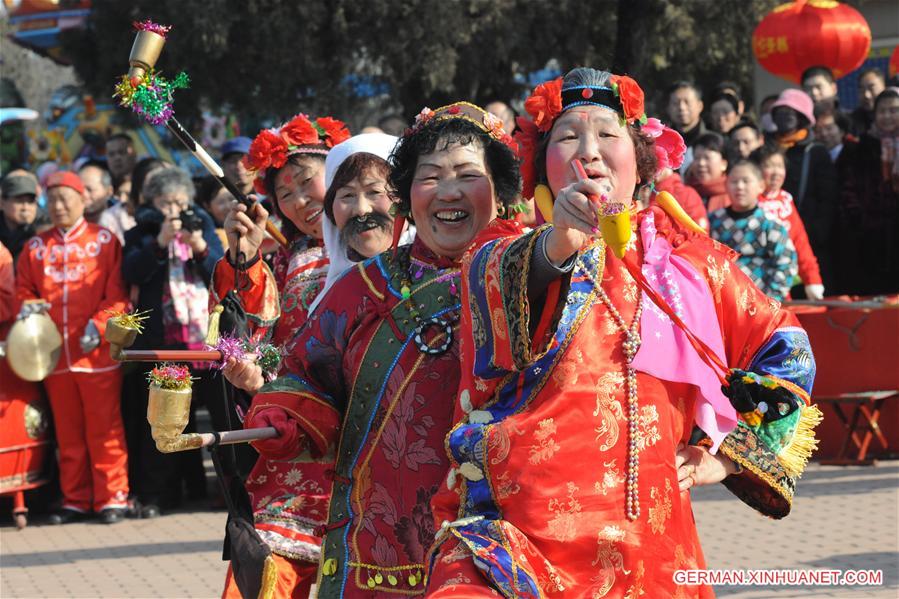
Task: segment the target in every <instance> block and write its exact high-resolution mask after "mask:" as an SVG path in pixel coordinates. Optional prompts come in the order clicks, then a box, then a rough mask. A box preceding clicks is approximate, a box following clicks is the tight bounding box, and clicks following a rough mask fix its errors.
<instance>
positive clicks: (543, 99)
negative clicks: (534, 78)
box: [524, 77, 562, 133]
mask: <svg viewBox="0 0 899 599" xmlns="http://www.w3.org/2000/svg"><path fill="white" fill-rule="evenodd" d="M524 109H525V110H527V111H528V114H529V115H531V119H532V120H533V121H534V124H535V125H537V129H539V130H540V131H541V132H543V133H546V132H547V131H549V130H550V129H552V126H553V121H555V120H556V117H557V116H559V114H561V112H562V78H561V77H559V78H558V79H553V80H552V81H547V82H546V83H541V84H540V85H538V86H537V88H536V89H534V93H533V94H531V97H530V98H528V99H527V100H525V102H524Z"/></svg>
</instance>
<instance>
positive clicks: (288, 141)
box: [244, 114, 350, 194]
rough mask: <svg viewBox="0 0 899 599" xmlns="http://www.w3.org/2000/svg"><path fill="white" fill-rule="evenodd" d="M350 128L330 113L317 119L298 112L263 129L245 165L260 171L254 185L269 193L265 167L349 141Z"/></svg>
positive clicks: (280, 165)
mask: <svg viewBox="0 0 899 599" xmlns="http://www.w3.org/2000/svg"><path fill="white" fill-rule="evenodd" d="M349 137H350V131H349V129H347V126H346V124H345V123H344V122H343V121H339V120H337V119H335V118H331V117H329V116H326V117H321V118H319V119H316V120H315V121H313V120H311V119H310V118H309V117H308V116H306V115H305V114H298V115H297V116H295V117H293V118H292V119H290V120H289V121H287V122H286V123H284V124H283V125H281V126H280V127H277V128H274V129H263V130H262V131H260V132H259V135H257V136H256V138H255V139H254V140H253V142H252V143H251V144H250V151H249V153H248V154H247V155H246V156H245V157H244V166H246V167H247V169H248V170H250V171H252V172H254V173H256V179H255V180H254V181H253V187H254V189H255V190H256V191H257V192H258V193H263V194H264V193H265V185H264V184H263V179H264V178H265V171H266V170H267V169H269V168H276V169H278V168H281V167H282V166H284V165H285V164H286V163H287V158H288V157H289V156H291V155H293V154H303V153H306V154H327V153H328V150H329V149H330V148H333V147H334V146H336V145H337V144H339V143H341V142H343V141H346V140H347V139H349Z"/></svg>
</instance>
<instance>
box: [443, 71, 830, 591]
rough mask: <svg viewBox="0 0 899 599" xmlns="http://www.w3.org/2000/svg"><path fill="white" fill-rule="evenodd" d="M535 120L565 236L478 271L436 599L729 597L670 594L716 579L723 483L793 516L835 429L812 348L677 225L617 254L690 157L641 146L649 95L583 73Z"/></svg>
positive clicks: (484, 240) (488, 236) (471, 266)
mask: <svg viewBox="0 0 899 599" xmlns="http://www.w3.org/2000/svg"><path fill="white" fill-rule="evenodd" d="M525 108H526V109H527V111H528V113H529V114H530V115H531V117H532V119H533V121H529V120H527V119H519V121H520V122H519V124H520V125H522V126H521V129H522V131H523V133H524V135H526V136H528V135H529V136H530V139H525V140H521V141H522V142H523V143H522V144H521V145H522V147H524V148H533V149H534V152H533V153H532V154H531V155H530V156H523V160H524V161H525V163H529V165H528V164H525V166H526V167H527V166H529V168H525V169H523V170H524V172H525V173H526V177H525V178H526V189H525V192H524V193H525V195H526V196H527V195H528V191H529V189H528V187H529V186H531V185H533V184H534V183H536V182H539V183H541V184H544V185H545V184H548V186H549V190H550V193H551V194H552V195H551V197H552V198H554V200H553V202H554V203H553V205H552V224H548V225H545V226H543V227H540V228H538V229H536V230H534V231H531V232H527V233H526V232H523V231H522V230H521V229H518V228H516V227H513V226H511V225H504V226H502V227H498V226H492V227H490V228H488V229H487V230H485V231H484V232H483V233H482V234H481V236H480V237H479V239H478V240H476V242H475V245H474V248H476V249H473V250H470V251H469V252H468V253H467V254H466V257H465V259H464V260H463V265H462V282H463V288H462V298H463V310H462V330H463V337H462V381H461V384H460V388H459V389H460V390H459V395H458V402H457V407H456V422H457V424H456V425H455V427H454V428H453V429H452V430H451V431H450V433H449V435H447V440H446V447H447V453H448V456H449V458H450V464H451V467H452V470H451V471H450V475H449V477H448V479H447V481H446V483H445V484H444V485H443V486H442V489H441V491H440V492H439V493H438V494H437V495H436V496H435V497H434V499H433V501H432V506H433V511H434V517H435V525H436V526H437V527H438V528H439V532H438V534H437V542H436V544H435V546H434V548H433V549H432V553H431V555H432V559H431V562H430V563H431V572H430V579H429V583H428V596H429V597H435V598H440V599H445V598H457V597H459V598H461V597H464V598H466V599H471V598H474V597H490V596H496V595H497V594H500V595H502V596H504V597H509V598H512V597H514V598H536V597H638V596H640V595H646V596H650V595H651V596H657V597H662V596H664V597H708V596H711V595H712V591H711V589H710V588H709V587H696V586H677V585H675V583H674V581H673V580H672V574H673V573H674V571H676V570H679V569H691V568H703V567H704V560H703V556H702V551H701V549H700V546H699V539H698V537H697V534H696V526H695V524H694V520H693V516H692V511H691V505H690V494H689V488H690V487H691V486H692V485H693V484H709V483H712V482H718V481H723V482H724V484H725V485H726V486H727V487H728V488H729V489H730V490H731V491H732V492H734V493H735V494H736V495H737V496H738V497H740V498H741V499H742V500H743V501H745V502H747V503H748V504H750V505H751V506H753V507H755V508H756V509H758V510H759V511H761V512H763V513H765V514H767V515H769V516H772V517H776V518H779V517H783V516H785V515H786V514H787V513H788V512H789V509H790V500H791V497H792V493H793V489H794V485H795V478H796V477H797V476H798V475H799V473H800V472H801V470H802V468H803V467H804V464H805V460H806V459H807V458H808V455H809V453H810V451H811V448H812V447H813V445H814V441H813V437H812V434H811V428H812V426H813V425H814V423H815V422H816V419H817V416H818V415H819V413H818V412H817V410H816V409H815V408H814V407H813V406H811V407H809V405H808V399H809V398H808V392H809V389H810V388H811V383H812V378H813V375H814V362H813V360H812V357H811V353H810V351H809V347H808V340H807V338H806V336H805V333H804V331H802V329H800V328H799V327H798V326H797V324H796V320H795V318H794V317H793V316H792V315H790V314H789V313H787V312H785V311H781V310H780V306H779V305H778V304H777V303H776V302H773V301H769V300H768V299H767V298H765V297H764V295H763V294H762V293H761V292H760V291H759V290H758V289H757V288H755V286H754V285H753V284H752V283H751V282H750V281H749V279H748V278H746V277H745V276H744V275H743V274H742V273H741V271H740V269H738V268H736V266H735V265H733V263H732V261H731V260H732V258H731V253H730V252H729V251H728V250H727V249H726V248H724V247H723V246H721V245H720V244H718V243H716V242H714V241H712V240H711V239H709V238H708V237H707V236H705V235H704V234H701V233H698V232H693V231H691V230H688V229H687V228H686V227H684V226H683V225H682V224H681V223H680V222H678V220H677V219H678V218H680V217H674V216H670V215H669V214H667V213H666V210H668V209H670V210H671V212H672V215H673V214H675V213H676V212H677V211H676V210H675V209H674V208H676V206H675V207H672V208H662V207H652V208H649V209H647V210H645V211H643V212H640V213H636V214H634V215H632V216H634V218H633V222H634V224H635V225H636V226H635V227H633V228H630V227H628V228H627V229H625V232H627V233H631V239H630V241H628V242H627V244H626V245H625V246H624V248H623V251H621V250H622V248H621V247H618V246H616V245H610V247H608V248H607V247H606V243H605V241H604V239H603V238H602V237H600V236H599V233H600V229H599V227H603V226H604V224H605V222H606V221H605V220H604V219H606V218H609V215H614V216H616V217H622V218H624V219H625V220H627V218H626V217H628V216H629V213H628V211H627V207H629V206H630V205H631V204H632V198H633V196H634V192H635V188H636V185H637V184H638V183H639V182H640V181H641V180H642V181H651V180H652V178H653V176H654V174H655V171H656V168H657V166H658V163H659V160H658V158H659V157H657V156H656V155H655V151H654V150H655V146H656V144H659V147H660V148H661V149H662V150H663V151H664V154H665V156H664V158H666V159H667V158H669V157H671V156H672V155H673V154H676V153H677V152H678V151H679V147H680V145H679V144H667V145H666V144H665V137H664V136H661V135H659V136H654V135H653V133H652V132H645V131H642V124H643V123H644V122H645V117H644V115H643V93H642V90H640V88H639V86H638V85H637V84H636V82H635V81H633V80H632V79H629V78H627V77H619V76H614V75H611V74H610V73H608V72H605V71H596V70H593V69H575V70H574V71H572V72H570V73H568V75H566V77H565V79H564V81H562V80H558V81H556V82H552V83H551V84H546V85H543V86H540V87H538V89H537V91H536V92H535V94H534V95H533V96H532V97H531V98H530V99H529V100H528V101H527V103H526V104H525ZM573 161H578V163H579V164H578V165H576V166H577V167H579V168H578V169H577V170H581V171H586V175H587V176H586V177H583V176H582V175H580V176H579V175H575V170H576V169H575V168H573V167H574V166H575V165H574V164H573ZM666 161H667V160H663V161H662V164H663V165H664V162H666ZM673 162H675V164H674V165H673V166H674V167H676V166H678V164H679V160H674V161H673ZM666 204H668V202H664V203H660V206H665V205H666ZM616 205H617V206H616ZM616 207H617V210H613V208H616ZM604 234H605V233H604ZM479 243H480V245H478V244H479ZM611 243H612V241H611V240H610V244H611ZM613 248H615V251H614V252H613ZM619 255H622V256H623V258H619V257H618V256H619ZM632 273H633V274H632ZM650 297H651V298H653V301H650V300H649V298H650ZM656 302H658V303H656ZM662 306H664V308H662ZM675 323H678V324H677V325H675ZM686 331H690V333H687V332H686ZM690 339H692V340H693V341H689V340H690ZM691 343H696V347H698V348H702V353H700V351H699V350H697V351H694V350H693V347H691ZM703 344H704V345H703ZM705 360H708V364H723V363H726V364H729V365H735V366H736V367H737V368H739V369H740V370H727V368H726V367H722V369H721V370H718V371H715V370H712V369H711V368H710V367H709V366H707V364H706V362H705ZM725 372H727V374H725ZM721 380H725V381H726V382H727V386H726V389H727V392H728V395H729V396H730V401H728V397H725V396H724V395H723V394H722V383H721ZM732 404H733V405H732ZM738 413H739V416H738ZM694 423H696V425H697V426H695V427H694Z"/></svg>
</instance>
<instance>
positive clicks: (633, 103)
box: [515, 75, 686, 203]
mask: <svg viewBox="0 0 899 599" xmlns="http://www.w3.org/2000/svg"><path fill="white" fill-rule="evenodd" d="M588 105H593V106H601V107H603V108H607V109H609V110H613V111H615V112H616V113H617V114H618V115H619V118H620V119H621V122H622V124H628V125H631V126H633V127H637V128H639V129H640V130H641V131H642V132H643V133H645V134H646V135H648V136H649V137H651V138H653V141H654V146H655V153H656V158H657V161H658V165H659V169H662V168H678V167H679V166H680V164H681V162H682V161H683V153H684V151H685V149H686V148H685V146H684V144H683V140H682V139H681V137H680V135H678V134H677V132H676V131H674V130H672V129H670V128H668V127H666V126H664V125H663V124H662V123H661V122H659V121H658V120H657V119H647V118H646V113H645V112H644V96H643V90H642V89H641V88H640V85H639V84H638V83H637V82H636V81H634V80H633V79H632V78H630V77H628V76H626V75H612V76H611V77H609V85H607V86H605V85H576V86H569V87H566V88H565V89H562V78H561V77H559V78H557V79H554V80H552V81H547V82H546V83H541V84H540V85H538V86H537V87H536V88H535V89H534V92H533V93H532V94H531V96H530V97H529V98H528V99H527V100H525V103H524V108H525V110H526V111H527V113H528V114H529V115H530V117H531V118H530V119H528V118H526V117H518V118H517V119H516V122H517V123H518V129H519V130H518V132H517V133H516V134H515V141H517V142H518V147H519V157H520V158H521V178H522V183H523V185H522V194H523V195H524V197H534V191H535V187H536V186H537V180H536V176H537V169H536V168H535V167H536V165H535V163H534V161H535V160H536V158H537V154H538V151H537V150H538V148H539V145H540V140H541V139H542V138H543V136H544V135H546V134H547V133H548V132H549V131H550V130H551V129H552V127H553V123H554V122H555V121H556V119H557V118H558V117H559V115H561V114H562V113H563V112H565V111H566V110H568V109H570V108H574V107H575V106H588ZM549 202H550V203H551V199H550V200H549Z"/></svg>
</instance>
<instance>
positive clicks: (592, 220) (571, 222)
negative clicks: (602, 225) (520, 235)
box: [546, 179, 612, 264]
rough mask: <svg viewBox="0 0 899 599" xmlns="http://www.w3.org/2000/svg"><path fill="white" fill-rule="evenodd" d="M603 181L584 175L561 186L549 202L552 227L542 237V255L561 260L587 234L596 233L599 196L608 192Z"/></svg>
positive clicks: (571, 251) (566, 257)
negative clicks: (551, 205) (547, 235)
mask: <svg viewBox="0 0 899 599" xmlns="http://www.w3.org/2000/svg"><path fill="white" fill-rule="evenodd" d="M611 191H612V190H611V187H610V186H609V184H608V182H606V181H604V180H603V181H594V180H592V179H586V180H582V181H575V182H574V183H572V184H571V185H568V186H567V187H563V188H562V189H561V190H560V191H559V193H558V194H557V195H556V200H555V202H554V203H553V229H552V231H551V232H550V234H549V237H548V238H547V240H546V256H547V258H549V259H550V261H552V262H553V263H554V264H562V263H563V262H565V260H567V259H568V258H569V257H570V256H571V255H572V254H574V253H575V252H577V251H578V250H579V249H581V246H582V245H584V242H585V241H586V240H587V238H588V237H593V236H596V235H599V229H598V227H599V216H598V214H599V212H598V208H599V198H600V197H602V196H603V195H606V196H608V195H609V194H610V193H611Z"/></svg>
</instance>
